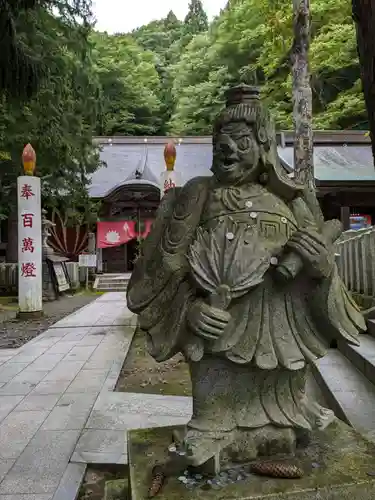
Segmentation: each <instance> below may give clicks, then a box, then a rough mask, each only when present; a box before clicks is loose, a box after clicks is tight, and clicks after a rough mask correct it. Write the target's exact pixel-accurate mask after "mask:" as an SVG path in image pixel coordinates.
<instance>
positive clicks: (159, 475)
mask: <svg viewBox="0 0 375 500" xmlns="http://www.w3.org/2000/svg"><path fill="white" fill-rule="evenodd" d="M165 478H166V477H165V472H164V468H163V467H162V466H161V465H155V467H154V468H153V469H152V476H151V485H150V489H149V490H148V498H154V497H156V495H158V494H159V493H160V491H161V489H162V488H163V485H164V482H165Z"/></svg>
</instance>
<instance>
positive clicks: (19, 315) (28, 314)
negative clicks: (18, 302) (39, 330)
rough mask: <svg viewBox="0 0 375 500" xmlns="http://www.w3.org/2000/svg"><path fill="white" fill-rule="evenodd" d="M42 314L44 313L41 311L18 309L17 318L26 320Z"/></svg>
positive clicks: (39, 316)
mask: <svg viewBox="0 0 375 500" xmlns="http://www.w3.org/2000/svg"><path fill="white" fill-rule="evenodd" d="M43 314H44V313H43V311H28V312H23V311H18V313H17V319H20V320H21V321H28V320H29V319H37V318H41V317H42V316H43Z"/></svg>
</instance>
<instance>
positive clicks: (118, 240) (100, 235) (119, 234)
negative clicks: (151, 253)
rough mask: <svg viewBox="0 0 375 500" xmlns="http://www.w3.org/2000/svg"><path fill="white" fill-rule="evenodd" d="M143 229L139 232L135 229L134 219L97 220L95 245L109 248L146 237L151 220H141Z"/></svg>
mask: <svg viewBox="0 0 375 500" xmlns="http://www.w3.org/2000/svg"><path fill="white" fill-rule="evenodd" d="M142 222H143V225H144V231H143V232H141V233H140V234H138V233H137V230H136V222H135V221H126V220H125V221H124V220H123V221H113V222H108V221H106V222H98V223H97V231H96V245H97V247H98V248H109V247H117V246H119V245H123V244H124V243H127V242H128V241H130V240H132V239H134V238H138V237H140V238H146V236H148V234H149V232H150V230H151V226H152V222H153V221H152V220H145V221H142Z"/></svg>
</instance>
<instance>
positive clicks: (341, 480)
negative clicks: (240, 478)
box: [128, 421, 375, 500]
mask: <svg viewBox="0 0 375 500" xmlns="http://www.w3.org/2000/svg"><path fill="white" fill-rule="evenodd" d="M172 430H173V429H172V428H170V427H169V428H161V429H147V430H144V429H142V430H136V431H131V432H129V446H128V448H129V468H130V471H129V472H130V482H131V490H132V500H144V499H146V498H147V493H148V488H149V485H150V479H151V471H152V468H153V466H154V465H155V464H157V463H159V464H160V463H165V462H166V461H167V448H168V445H169V444H170V442H171V436H172ZM295 460H296V461H297V462H298V463H299V464H300V466H302V468H303V469H304V471H305V476H304V477H303V478H302V479H298V480H286V479H271V478H264V477H258V476H252V477H251V479H249V480H248V481H245V482H239V483H236V484H229V485H228V486H226V487H225V488H222V489H221V490H208V491H202V490H200V489H196V490H188V489H186V487H185V486H184V485H183V484H181V483H180V482H179V481H178V480H177V478H170V479H169V480H168V482H167V483H166V485H165V487H164V488H163V490H162V492H161V493H160V494H159V495H158V500H195V499H198V498H205V499H207V500H209V499H212V500H224V499H228V500H229V499H232V500H240V499H242V500H251V499H255V498H256V499H259V500H260V499H262V498H267V500H289V499H290V500H292V499H293V500H313V499H314V500H315V499H316V500H317V499H319V500H346V499H348V500H373V499H374V498H375V479H373V478H372V477H371V474H373V473H375V445H374V444H373V443H371V442H370V441H367V440H366V439H365V438H363V437H362V436H360V435H359V434H358V433H357V432H356V431H354V430H353V429H352V428H350V427H348V426H347V425H346V424H344V423H342V422H341V421H336V422H335V423H333V424H332V425H331V426H329V427H328V429H326V430H324V431H320V432H317V433H316V434H315V435H314V438H313V441H312V443H311V445H310V446H309V447H308V448H307V449H305V450H299V451H298V453H297V456H296V458H295ZM313 464H315V467H314V466H313Z"/></svg>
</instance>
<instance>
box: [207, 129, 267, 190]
mask: <svg viewBox="0 0 375 500" xmlns="http://www.w3.org/2000/svg"><path fill="white" fill-rule="evenodd" d="M259 157H260V148H259V144H258V141H257V139H256V137H255V134H254V130H253V128H252V127H251V126H250V125H248V124H247V123H246V122H231V123H228V124H226V125H224V126H223V127H222V128H221V130H220V131H219V133H218V134H217V135H216V137H214V145H213V163H212V172H213V174H214V175H215V177H216V178H217V179H218V180H219V181H221V182H225V183H230V184H235V183H238V182H241V181H244V180H247V181H251V180H254V179H255V177H256V176H257V175H259V172H258V170H259Z"/></svg>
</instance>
